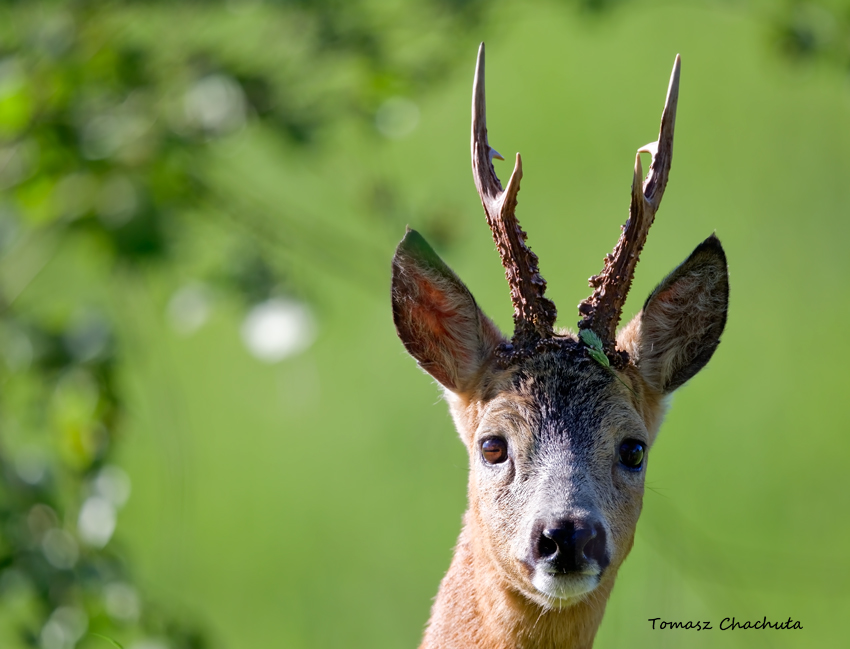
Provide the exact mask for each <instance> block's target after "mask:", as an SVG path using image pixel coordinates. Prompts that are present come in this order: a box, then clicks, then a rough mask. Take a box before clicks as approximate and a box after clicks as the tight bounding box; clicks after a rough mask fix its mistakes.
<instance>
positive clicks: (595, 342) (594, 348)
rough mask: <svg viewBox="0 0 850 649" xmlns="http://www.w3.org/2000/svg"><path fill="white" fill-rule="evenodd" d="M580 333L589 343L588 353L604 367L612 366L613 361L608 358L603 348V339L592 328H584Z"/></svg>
mask: <svg viewBox="0 0 850 649" xmlns="http://www.w3.org/2000/svg"><path fill="white" fill-rule="evenodd" d="M579 335H580V336H581V341H582V342H583V343H584V344H585V345H587V353H588V354H590V357H591V358H592V359H593V360H595V361H596V362H597V363H599V364H600V365H601V366H602V367H608V368H610V367H611V361H609V360H608V357H607V356H606V355H605V352H604V351H603V350H602V339H601V338H600V337H599V336H597V335H596V333H595V332H594V331H592V330H590V329H582V330H581V333H580V334H579Z"/></svg>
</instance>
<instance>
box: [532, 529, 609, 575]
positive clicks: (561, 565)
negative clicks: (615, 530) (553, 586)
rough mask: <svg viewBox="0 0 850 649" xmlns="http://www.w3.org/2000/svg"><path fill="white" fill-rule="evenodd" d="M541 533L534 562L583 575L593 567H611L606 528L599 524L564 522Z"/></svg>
mask: <svg viewBox="0 0 850 649" xmlns="http://www.w3.org/2000/svg"><path fill="white" fill-rule="evenodd" d="M541 528H542V529H541ZM537 529H538V530H539V531H538V532H537V542H536V544H535V546H534V547H535V553H534V554H535V556H534V560H535V561H544V562H546V563H547V564H548V565H549V567H550V568H554V569H555V570H557V571H558V572H563V573H567V572H573V571H581V570H584V569H585V568H586V567H587V566H588V564H592V563H595V564H596V565H597V567H598V568H599V569H600V570H604V569H605V568H606V567H607V566H608V564H609V563H610V559H609V557H608V548H607V547H606V545H607V544H606V535H605V528H604V527H603V526H602V524H601V523H599V522H598V521H584V520H562V521H558V523H557V524H556V525H553V526H551V527H545V526H544V525H541V526H540V527H538V528H537Z"/></svg>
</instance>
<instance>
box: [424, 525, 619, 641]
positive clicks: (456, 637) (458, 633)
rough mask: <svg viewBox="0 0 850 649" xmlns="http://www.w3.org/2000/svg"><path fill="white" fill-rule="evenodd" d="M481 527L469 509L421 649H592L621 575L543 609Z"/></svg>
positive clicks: (612, 574)
mask: <svg viewBox="0 0 850 649" xmlns="http://www.w3.org/2000/svg"><path fill="white" fill-rule="evenodd" d="M477 528H478V525H477V524H476V521H475V520H474V518H473V516H471V515H470V512H467V513H466V515H465V517H464V527H463V530H462V531H461V534H460V538H459V539H458V544H457V547H456V548H455V554H454V558H453V559H452V563H451V566H450V567H449V571H448V572H447V573H446V576H445V577H444V578H443V581H442V583H441V584H440V590H439V592H438V593H437V597H436V599H435V602H434V607H433V609H432V611H431V619H430V620H429V622H428V628H427V629H426V631H425V637H424V639H423V642H422V645H421V646H420V649H455V648H456V649H461V648H463V649H556V648H557V649H590V647H592V646H593V639H594V637H595V636H596V631H597V629H598V628H599V625H600V623H601V622H602V616H603V614H604V612H605V605H606V603H607V601H608V597H609V595H610V594H611V589H612V588H613V585H614V578H615V576H616V574H615V573H613V572H612V573H611V574H606V575H605V577H604V578H603V580H602V582H601V583H600V584H599V586H598V587H597V588H596V589H595V590H594V591H593V592H592V593H590V595H589V596H588V597H586V598H585V599H583V600H582V601H580V602H577V603H576V604H573V605H571V606H567V607H564V608H550V609H544V608H543V607H541V606H540V605H538V604H536V603H534V602H532V601H531V600H529V599H528V598H527V597H525V596H524V595H523V594H522V593H520V592H519V591H518V590H516V588H514V587H512V586H511V585H510V584H509V582H508V578H507V577H506V576H505V575H504V574H503V573H502V571H501V570H499V569H498V568H497V567H496V566H495V565H494V560H493V558H492V555H491V551H488V550H487V549H486V548H484V547H482V544H481V543H480V542H478V541H477V540H479V539H481V538H483V537H482V536H481V534H482V531H481V530H479V529H477Z"/></svg>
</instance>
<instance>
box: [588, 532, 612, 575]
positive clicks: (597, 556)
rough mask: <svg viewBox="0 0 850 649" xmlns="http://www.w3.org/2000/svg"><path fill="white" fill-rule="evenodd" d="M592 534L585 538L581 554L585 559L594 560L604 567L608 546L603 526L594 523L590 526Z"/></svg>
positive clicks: (606, 563) (606, 561)
mask: <svg viewBox="0 0 850 649" xmlns="http://www.w3.org/2000/svg"><path fill="white" fill-rule="evenodd" d="M592 532H593V534H592V536H591V537H590V538H589V539H588V540H587V542H586V543H585V544H584V547H583V549H582V555H583V556H584V558H585V559H586V560H587V561H595V562H596V563H597V565H598V566H599V567H600V568H602V569H604V568H605V567H606V566H607V565H608V563H609V558H608V548H607V547H606V542H605V540H606V539H605V528H604V527H602V525H600V524H599V523H596V524H595V525H594V526H593V528H592Z"/></svg>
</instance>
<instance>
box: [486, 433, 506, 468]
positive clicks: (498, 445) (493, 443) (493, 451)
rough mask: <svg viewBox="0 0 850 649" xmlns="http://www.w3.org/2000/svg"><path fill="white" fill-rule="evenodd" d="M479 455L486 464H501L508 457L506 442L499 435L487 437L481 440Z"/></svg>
mask: <svg viewBox="0 0 850 649" xmlns="http://www.w3.org/2000/svg"><path fill="white" fill-rule="evenodd" d="M481 455H483V456H484V460H485V461H486V462H487V463H488V464H501V463H502V462H504V461H505V460H507V459H508V443H507V442H506V441H505V440H504V439H502V438H501V437H488V438H487V439H485V440H484V441H483V442H481Z"/></svg>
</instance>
